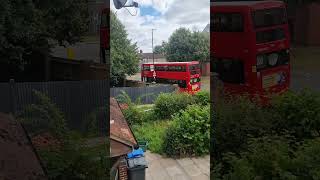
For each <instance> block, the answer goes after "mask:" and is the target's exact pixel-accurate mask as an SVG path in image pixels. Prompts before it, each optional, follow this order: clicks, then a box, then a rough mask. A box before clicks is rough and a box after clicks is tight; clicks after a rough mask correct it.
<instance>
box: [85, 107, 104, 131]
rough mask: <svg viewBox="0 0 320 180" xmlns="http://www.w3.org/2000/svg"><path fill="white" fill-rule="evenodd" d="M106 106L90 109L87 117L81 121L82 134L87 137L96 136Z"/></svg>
mask: <svg viewBox="0 0 320 180" xmlns="http://www.w3.org/2000/svg"><path fill="white" fill-rule="evenodd" d="M105 113H106V108H105V107H100V108H96V109H95V110H93V111H91V112H90V113H89V114H88V116H87V118H86V119H85V120H84V121H83V122H82V129H83V131H84V134H85V135H86V136H88V137H92V136H98V135H99V132H101V129H100V124H101V119H102V118H104V117H105V115H104V114H105Z"/></svg>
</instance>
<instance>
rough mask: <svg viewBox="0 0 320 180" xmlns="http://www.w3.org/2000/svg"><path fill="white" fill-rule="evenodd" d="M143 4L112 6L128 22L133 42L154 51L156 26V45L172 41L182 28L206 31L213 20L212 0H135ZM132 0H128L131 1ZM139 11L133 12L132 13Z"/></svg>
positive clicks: (127, 27)
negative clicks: (118, 7) (171, 37)
mask: <svg viewBox="0 0 320 180" xmlns="http://www.w3.org/2000/svg"><path fill="white" fill-rule="evenodd" d="M135 1H136V2H137V3H138V4H139V8H122V9H120V10H116V9H115V8H114V5H113V1H112V0H111V4H112V5H111V9H112V10H113V11H114V12H115V13H116V15H117V17H118V19H119V20H120V21H121V22H122V24H123V25H124V26H125V28H126V30H127V33H128V35H129V38H130V39H131V40H132V42H137V45H138V47H139V50H142V51H143V52H145V53H147V52H152V29H156V30H154V34H153V37H154V41H153V43H154V46H155V45H160V44H161V43H162V41H168V38H169V37H170V35H171V34H172V33H173V32H174V31H175V30H176V29H178V28H180V27H185V28H188V29H190V30H198V31H202V30H203V29H204V28H205V27H206V25H207V24H208V23H209V21H210V10H209V9H210V1H209V0H135ZM131 2H132V0H128V2H127V4H130V3H131ZM130 13H131V14H133V15H136V16H132V15H131V14H130Z"/></svg>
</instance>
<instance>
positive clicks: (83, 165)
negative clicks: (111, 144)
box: [17, 91, 109, 180]
mask: <svg viewBox="0 0 320 180" xmlns="http://www.w3.org/2000/svg"><path fill="white" fill-rule="evenodd" d="M34 96H35V97H36V98H37V103H35V104H31V105H28V106H26V107H25V108H24V110H23V111H22V112H21V113H19V114H18V115H17V118H18V119H19V120H20V122H21V123H22V124H23V126H24V127H25V129H26V131H27V133H28V136H29V137H30V139H31V141H32V144H33V146H34V148H35V150H36V152H37V154H38V155H39V158H40V161H41V163H42V165H43V168H44V171H45V172H46V174H47V176H48V179H50V180H51V179H52V180H58V179H59V180H63V179H77V180H86V179H109V176H108V168H107V167H108V166H109V165H108V161H107V149H108V148H107V145H108V144H107V141H106V139H105V138H104V137H101V135H99V128H98V120H99V119H98V116H97V113H98V112H99V110H95V111H93V112H91V113H89V115H88V118H87V120H86V121H85V122H82V125H81V126H82V128H81V129H76V128H70V126H68V121H67V120H66V118H65V115H64V114H63V113H62V112H61V111H60V110H59V108H58V107H57V106H56V104H54V103H53V102H52V100H51V99H50V98H49V97H48V96H47V95H46V94H44V93H41V92H38V91H34Z"/></svg>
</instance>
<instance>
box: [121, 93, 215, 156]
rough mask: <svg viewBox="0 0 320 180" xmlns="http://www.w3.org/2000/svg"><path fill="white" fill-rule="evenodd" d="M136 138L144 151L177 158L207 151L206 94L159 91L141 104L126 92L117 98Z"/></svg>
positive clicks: (207, 100)
mask: <svg viewBox="0 0 320 180" xmlns="http://www.w3.org/2000/svg"><path fill="white" fill-rule="evenodd" d="M117 99H118V101H119V103H120V104H122V105H121V106H122V109H123V113H124V115H125V117H126V119H127V121H128V123H129V125H130V127H131V129H132V131H133V133H134V135H135V136H136V138H137V140H138V141H139V140H140V141H147V142H148V150H150V151H151V152H154V153H158V154H162V155H165V156H167V157H174V158H181V157H192V156H202V155H207V154H209V149H210V148H209V147H210V106H209V93H208V92H205V91H202V92H199V93H197V94H195V95H194V96H192V95H189V94H186V93H176V92H174V93H162V94H160V95H159V96H158V97H157V98H156V99H155V101H154V104H147V105H141V104H140V103H139V100H137V101H135V102H133V101H132V100H131V99H130V97H128V95H127V94H125V93H123V94H121V95H120V96H118V97H117Z"/></svg>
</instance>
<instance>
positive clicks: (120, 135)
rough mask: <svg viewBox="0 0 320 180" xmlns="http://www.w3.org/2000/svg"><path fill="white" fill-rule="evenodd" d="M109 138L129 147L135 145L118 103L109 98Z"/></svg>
mask: <svg viewBox="0 0 320 180" xmlns="http://www.w3.org/2000/svg"><path fill="white" fill-rule="evenodd" d="M110 138H111V139H113V140H116V141H119V142H121V143H123V144H126V145H129V146H132V145H134V144H136V143H137V141H136V139H135V137H134V135H133V133H132V131H131V129H130V127H129V125H128V123H127V121H126V119H125V117H124V115H123V114H122V111H121V109H120V106H119V104H118V102H117V101H116V100H115V99H114V98H110ZM111 148H112V147H111Z"/></svg>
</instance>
